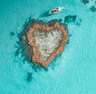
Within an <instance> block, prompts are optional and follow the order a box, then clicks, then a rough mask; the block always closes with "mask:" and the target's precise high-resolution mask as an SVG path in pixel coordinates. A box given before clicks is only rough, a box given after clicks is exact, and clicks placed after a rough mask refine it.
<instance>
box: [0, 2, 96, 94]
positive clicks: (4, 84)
mask: <svg viewBox="0 0 96 94" xmlns="http://www.w3.org/2000/svg"><path fill="white" fill-rule="evenodd" d="M57 6H64V7H65V9H64V10H63V11H62V12H60V13H58V14H55V15H52V16H44V15H43V14H44V13H46V12H47V11H49V10H50V9H53V8H55V7H57ZM89 7H90V5H84V4H83V3H81V2H80V0H0V94H96V13H93V12H91V11H90V10H89ZM66 15H77V16H78V18H80V19H82V22H81V25H80V26H77V25H75V24H72V23H70V24H69V25H68V31H69V33H70V34H72V36H71V37H70V41H69V44H68V45H66V47H65V50H64V51H63V53H62V54H61V56H60V57H57V59H56V61H54V62H53V63H55V62H58V64H57V65H55V68H54V70H53V69H52V68H51V67H50V66H49V68H48V71H47V72H46V71H44V70H42V71H38V72H34V71H33V69H32V68H31V66H30V64H28V62H27V61H26V62H25V63H23V60H22V57H21V56H20V54H19V56H15V55H14V53H15V51H16V49H17V48H16V47H15V45H16V41H18V38H17V35H16V34H17V33H19V32H20V31H21V30H22V25H23V24H24V23H25V21H26V19H27V18H29V17H32V18H35V19H37V18H38V19H42V20H44V21H49V20H52V19H60V18H61V19H63V20H64V17H65V16H66ZM10 32H14V33H15V35H14V36H13V37H12V36H10ZM28 72H34V73H33V80H32V81H31V82H27V81H26V77H27V73H28Z"/></svg>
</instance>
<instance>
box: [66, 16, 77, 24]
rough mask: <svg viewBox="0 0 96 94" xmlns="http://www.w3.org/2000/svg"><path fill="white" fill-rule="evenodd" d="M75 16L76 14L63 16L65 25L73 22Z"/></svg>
mask: <svg viewBox="0 0 96 94" xmlns="http://www.w3.org/2000/svg"><path fill="white" fill-rule="evenodd" d="M76 18H77V16H76V15H68V16H65V19H64V23H65V24H66V25H67V24H69V23H71V22H72V23H75V22H76Z"/></svg>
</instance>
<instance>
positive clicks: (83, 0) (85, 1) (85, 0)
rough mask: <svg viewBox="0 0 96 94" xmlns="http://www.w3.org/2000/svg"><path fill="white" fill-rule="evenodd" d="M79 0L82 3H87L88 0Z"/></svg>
mask: <svg viewBox="0 0 96 94" xmlns="http://www.w3.org/2000/svg"><path fill="white" fill-rule="evenodd" d="M81 1H82V3H84V4H87V3H89V0H81Z"/></svg>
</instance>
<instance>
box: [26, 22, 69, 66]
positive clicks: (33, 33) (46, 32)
mask: <svg viewBox="0 0 96 94" xmlns="http://www.w3.org/2000/svg"><path fill="white" fill-rule="evenodd" d="M27 39H28V44H29V45H30V46H31V48H32V61H34V62H36V63H39V64H41V65H42V66H47V65H48V64H49V63H50V62H51V60H52V59H54V58H55V56H57V55H58V54H59V53H60V52H62V51H63V49H64V46H65V44H66V41H67V40H68V34H67V32H66V28H65V27H64V26H63V25H61V24H59V23H58V22H55V23H54V22H53V23H51V24H49V25H48V24H43V23H40V22H39V23H34V24H33V25H32V26H31V27H30V28H29V30H28V32H27Z"/></svg>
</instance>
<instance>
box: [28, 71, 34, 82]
mask: <svg viewBox="0 0 96 94" xmlns="http://www.w3.org/2000/svg"><path fill="white" fill-rule="evenodd" d="M32 78H33V77H32V73H31V72H28V73H27V81H28V82H30V81H31V80H32Z"/></svg>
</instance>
